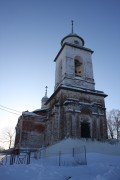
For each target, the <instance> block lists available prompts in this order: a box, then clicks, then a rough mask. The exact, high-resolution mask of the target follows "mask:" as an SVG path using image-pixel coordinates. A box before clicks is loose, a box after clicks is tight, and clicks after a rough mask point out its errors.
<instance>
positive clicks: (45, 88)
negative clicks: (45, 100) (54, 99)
mask: <svg viewBox="0 0 120 180" xmlns="http://www.w3.org/2000/svg"><path fill="white" fill-rule="evenodd" d="M47 88H48V87H47V86H46V87H45V89H46V90H45V96H47Z"/></svg>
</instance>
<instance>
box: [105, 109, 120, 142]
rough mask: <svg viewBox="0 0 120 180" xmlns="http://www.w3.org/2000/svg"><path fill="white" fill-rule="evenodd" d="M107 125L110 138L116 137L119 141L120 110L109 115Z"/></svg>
mask: <svg viewBox="0 0 120 180" xmlns="http://www.w3.org/2000/svg"><path fill="white" fill-rule="evenodd" d="M107 125H108V131H109V134H110V137H111V138H112V139H113V138H114V137H115V136H116V138H117V139H118V138H119V136H120V110H118V109H113V110H111V111H109V112H108V113H107Z"/></svg>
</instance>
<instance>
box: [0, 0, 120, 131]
mask: <svg viewBox="0 0 120 180" xmlns="http://www.w3.org/2000/svg"><path fill="white" fill-rule="evenodd" d="M71 20H74V32H75V33H77V34H78V35H80V36H81V37H82V38H83V39H84V40H85V47H87V48H90V49H92V50H93V51H94V54H93V56H92V59H93V71H94V79H95V83H96V90H101V91H104V93H106V94H108V97H107V98H106V99H105V103H106V108H107V110H108V111H109V110H111V109H113V108H114V109H120V95H119V94H120V90H119V89H120V80H119V78H120V0H0V87H1V89H0V129H3V128H4V127H6V126H7V127H9V126H12V127H15V125H16V123H17V120H18V117H19V115H15V114H12V113H8V112H6V111H3V110H2V109H5V108H3V107H2V106H5V107H8V108H11V109H15V110H18V111H20V112H22V111H26V110H28V111H33V110H35V109H39V108H40V107H41V98H42V97H43V96H44V94H45V86H46V85H47V86H48V96H50V95H51V94H52V93H53V91H54V82H55V62H53V61H54V58H55V56H56V55H57V53H58V51H59V49H60V41H61V39H62V38H63V37H64V36H66V35H68V34H69V33H71ZM6 110H8V109H6ZM8 111H10V110H8ZM12 112H13V111H12Z"/></svg>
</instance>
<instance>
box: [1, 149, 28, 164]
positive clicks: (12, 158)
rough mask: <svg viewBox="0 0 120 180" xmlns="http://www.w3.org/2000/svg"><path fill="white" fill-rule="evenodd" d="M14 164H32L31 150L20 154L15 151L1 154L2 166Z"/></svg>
mask: <svg viewBox="0 0 120 180" xmlns="http://www.w3.org/2000/svg"><path fill="white" fill-rule="evenodd" d="M13 164H30V152H27V153H26V152H24V153H20V154H18V155H16V154H14V153H11V154H9V155H0V166H5V165H13Z"/></svg>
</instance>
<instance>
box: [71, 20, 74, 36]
mask: <svg viewBox="0 0 120 180" xmlns="http://www.w3.org/2000/svg"><path fill="white" fill-rule="evenodd" d="M71 23H72V31H71V33H72V34H73V23H74V21H73V20H71Z"/></svg>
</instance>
